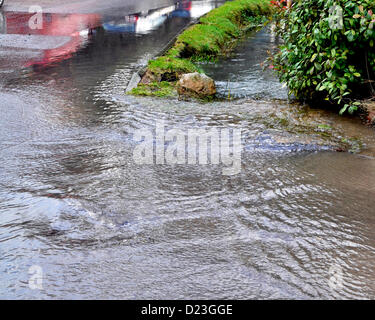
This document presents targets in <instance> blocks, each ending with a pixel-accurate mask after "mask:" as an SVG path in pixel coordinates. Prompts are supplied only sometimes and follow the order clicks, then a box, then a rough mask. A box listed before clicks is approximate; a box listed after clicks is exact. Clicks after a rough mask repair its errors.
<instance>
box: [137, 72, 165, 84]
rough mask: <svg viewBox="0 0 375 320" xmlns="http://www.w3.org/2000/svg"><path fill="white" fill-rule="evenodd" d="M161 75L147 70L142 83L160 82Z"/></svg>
mask: <svg viewBox="0 0 375 320" xmlns="http://www.w3.org/2000/svg"><path fill="white" fill-rule="evenodd" d="M160 81H161V76H160V75H155V74H153V73H152V72H151V71H150V70H147V71H146V73H145V74H144V75H143V77H142V80H141V83H143V84H150V83H153V82H160Z"/></svg>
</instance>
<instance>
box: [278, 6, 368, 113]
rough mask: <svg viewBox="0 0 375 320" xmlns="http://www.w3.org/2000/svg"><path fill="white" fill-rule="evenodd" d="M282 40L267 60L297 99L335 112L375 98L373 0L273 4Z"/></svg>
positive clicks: (350, 109)
mask: <svg viewBox="0 0 375 320" xmlns="http://www.w3.org/2000/svg"><path fill="white" fill-rule="evenodd" d="M273 4H274V6H275V7H276V8H277V9H278V10H277V13H276V19H277V21H278V33H279V35H280V37H281V38H282V39H283V43H284V44H283V45H282V46H281V47H280V51H279V53H278V54H277V55H276V56H275V57H274V58H273V59H272V62H273V66H274V68H275V70H276V71H277V73H278V75H279V78H280V80H281V81H282V82H284V83H285V84H286V85H287V87H288V88H289V91H290V93H292V94H294V95H295V96H296V97H297V98H298V99H299V100H303V101H308V102H318V103H322V102H326V103H329V104H331V105H332V106H333V107H335V108H339V110H340V113H344V112H346V111H348V112H350V113H353V112H355V111H356V110H358V108H359V106H360V105H361V102H360V101H361V100H363V99H367V98H370V97H375V82H374V80H375V30H374V23H375V1H374V0H303V1H294V3H293V6H292V8H291V9H287V8H286V7H285V4H286V1H273Z"/></svg>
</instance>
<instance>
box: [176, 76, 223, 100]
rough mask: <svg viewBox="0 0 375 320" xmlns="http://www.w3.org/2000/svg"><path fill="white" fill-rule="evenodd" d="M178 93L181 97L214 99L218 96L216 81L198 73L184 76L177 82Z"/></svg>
mask: <svg viewBox="0 0 375 320" xmlns="http://www.w3.org/2000/svg"><path fill="white" fill-rule="evenodd" d="M177 92H178V94H179V95H180V96H188V97H191V96H192V97H198V98H205V97H212V96H214V95H215V94H216V86H215V82H214V80H212V79H211V78H210V77H208V76H206V75H205V74H201V73H198V72H194V73H186V74H183V75H182V76H181V78H180V80H179V81H178V82H177Z"/></svg>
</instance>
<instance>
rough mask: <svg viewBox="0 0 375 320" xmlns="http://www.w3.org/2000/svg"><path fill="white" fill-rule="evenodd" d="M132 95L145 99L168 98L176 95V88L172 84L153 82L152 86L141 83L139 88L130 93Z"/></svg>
mask: <svg viewBox="0 0 375 320" xmlns="http://www.w3.org/2000/svg"><path fill="white" fill-rule="evenodd" d="M128 94H130V95H135V96H145V97H151V96H153V97H160V98H167V97H173V96H175V95H176V89H175V86H174V85H173V84H172V83H171V82H166V81H162V82H152V83H150V84H143V83H140V84H138V86H137V87H136V88H134V89H132V90H131V91H129V92H128Z"/></svg>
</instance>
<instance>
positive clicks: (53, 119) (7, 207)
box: [0, 1, 375, 299]
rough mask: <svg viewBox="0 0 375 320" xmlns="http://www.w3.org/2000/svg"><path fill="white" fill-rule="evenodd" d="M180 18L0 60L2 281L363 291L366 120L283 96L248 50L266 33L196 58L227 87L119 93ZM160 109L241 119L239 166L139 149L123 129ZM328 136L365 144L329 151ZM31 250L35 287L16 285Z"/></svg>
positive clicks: (134, 293) (324, 293) (199, 118)
mask: <svg viewBox="0 0 375 320" xmlns="http://www.w3.org/2000/svg"><path fill="white" fill-rule="evenodd" d="M199 3H200V4H201V5H205V6H206V7H207V5H213V6H215V5H217V3H213V2H209V1H201V2H199ZM176 11H177V10H176ZM188 21H189V18H188V17H186V16H185V17H183V16H182V14H180V15H178V14H177V13H175V14H174V15H173V14H169V18H168V19H167V20H166V21H163V23H162V24H159V25H158V26H157V27H156V30H154V31H153V29H151V30H150V31H148V32H143V33H139V32H138V33H137V32H135V33H134V32H129V30H124V29H121V28H114V27H113V26H112V28H109V27H108V26H107V29H105V28H103V27H100V28H96V29H95V32H94V33H93V34H92V35H91V37H90V38H89V39H88V40H87V41H88V42H87V43H85V44H84V46H83V47H82V48H81V49H79V50H78V51H77V52H76V53H75V54H74V55H73V56H72V57H71V58H69V59H64V60H62V61H52V63H49V64H48V65H47V66H46V65H37V64H34V65H33V67H31V68H24V69H21V71H14V72H13V71H12V72H4V77H3V78H2V80H1V86H2V89H1V101H0V105H1V108H0V138H1V139H0V157H1V162H0V178H1V179H0V274H1V281H0V297H2V298H32V299H35V298H37V299H38V298H72V299H75V298H124V299H190V298H191V299H229V298H231V299H233V298H238V299H260V298H313V299H317V298H330V299H331V298H332V299H334V298H375V270H374V265H375V210H374V205H375V200H374V199H375V158H374V146H373V142H374V131H373V129H370V128H367V127H364V126H363V125H362V124H360V122H359V121H358V120H356V119H351V118H347V117H339V116H337V115H336V114H335V113H334V112H330V111H321V110H314V109H310V108H307V107H304V106H299V105H295V104H289V103H288V99H287V95H286V91H285V89H284V88H282V86H281V85H280V84H279V83H278V82H277V80H276V79H275V77H274V76H273V75H272V72H271V71H270V70H269V71H266V72H265V73H263V72H262V67H261V65H260V64H261V63H262V62H263V61H264V59H265V58H266V52H267V50H271V51H272V48H273V47H274V46H275V41H276V40H275V39H274V38H273V37H272V33H270V32H269V31H268V30H267V29H265V30H262V31H260V32H258V33H252V34H250V35H249V36H248V37H247V38H246V39H244V40H243V41H242V42H241V43H240V45H239V47H238V49H237V50H236V51H235V53H234V54H233V55H232V56H231V57H229V58H227V59H222V60H221V61H219V62H218V63H217V64H215V65H213V64H212V65H211V64H208V65H203V66H202V67H203V68H204V69H205V71H206V72H207V73H208V74H209V75H210V76H212V77H213V78H214V79H215V80H217V81H218V89H219V92H220V94H221V96H222V97H227V96H228V93H229V91H230V97H231V100H230V101H228V100H222V101H217V102H212V103H204V104H201V103H197V102H186V101H178V100H177V99H171V100H163V99H155V98H135V97H131V96H126V95H125V94H124V88H125V87H126V84H127V82H128V81H129V79H130V77H131V75H132V73H133V72H134V71H135V70H136V69H137V68H139V66H140V65H142V64H143V63H145V61H147V59H149V58H150V57H151V56H152V55H153V54H156V53H157V52H158V50H160V49H161V48H162V47H163V46H164V45H165V44H166V43H167V42H168V40H170V38H171V37H173V34H175V32H176V30H178V28H182V27H183V26H184V25H186V23H187V22H188ZM115 26H118V24H117V25H116V24H115ZM228 88H229V89H228ZM161 120H163V121H164V123H165V125H166V127H168V128H178V129H181V130H182V131H184V132H185V131H186V130H188V129H189V128H195V127H199V128H212V127H215V128H221V129H223V128H231V129H235V128H239V129H241V130H242V135H243V145H244V148H243V152H242V158H241V171H240V173H239V174H237V175H233V176H225V175H223V174H222V165H174V166H172V165H138V164H136V163H135V162H134V160H133V151H134V148H135V146H136V142H134V140H133V133H134V132H135V130H137V129H150V130H153V129H154V128H155V123H156V122H157V121H161ZM302 127H303V128H304V129H305V130H304V131H302V130H295V129H296V128H302ZM306 128H307V129H306ZM322 130H323V131H324V130H326V131H327V132H326V131H324V132H323V133H324V134H323V135H322V134H320V133H322V132H321V131H322ZM340 139H341V140H343V139H354V140H355V141H361V142H360V145H361V148H362V149H361V150H362V151H361V152H359V153H349V152H335V150H337V148H338V146H337V145H338V142H337V141H339V140H340ZM354 140H353V141H354ZM357 151H358V150H357ZM31 266H38V267H40V268H41V270H42V273H43V289H42V290H32V289H31V288H30V286H29V279H30V274H29V273H28V271H29V268H30V267H31Z"/></svg>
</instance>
